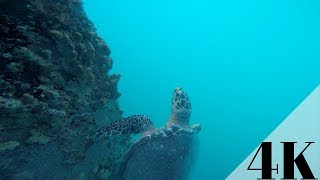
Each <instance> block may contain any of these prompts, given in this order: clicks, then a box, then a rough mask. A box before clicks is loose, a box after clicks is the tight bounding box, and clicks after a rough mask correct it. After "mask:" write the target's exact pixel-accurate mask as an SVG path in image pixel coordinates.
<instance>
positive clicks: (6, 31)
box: [0, 0, 131, 179]
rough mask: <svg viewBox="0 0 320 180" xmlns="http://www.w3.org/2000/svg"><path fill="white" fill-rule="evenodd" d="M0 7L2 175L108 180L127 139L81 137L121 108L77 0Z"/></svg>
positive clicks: (17, 0)
mask: <svg viewBox="0 0 320 180" xmlns="http://www.w3.org/2000/svg"><path fill="white" fill-rule="evenodd" d="M0 12H1V14H0V21H1V24H0V59H1V61H0V130H1V131H0V156H1V162H0V174H1V176H2V178H4V179H11V178H18V179H28V178H29V179H32V178H35V177H36V179H66V178H67V179H69V178H74V177H76V178H78V179H79V178H80V179H81V178H82V179H88V178H101V179H106V178H108V177H109V176H110V175H112V174H113V173H115V171H116V169H117V166H118V164H119V159H121V156H122V155H123V154H124V149H126V148H127V147H128V146H129V145H130V143H131V142H130V138H129V137H118V138H110V139H109V140H107V141H104V142H100V143H96V144H93V143H92V142H90V141H89V140H87V139H86V135H87V134H88V133H89V132H90V131H92V130H94V129H96V128H98V127H100V126H102V125H104V124H107V123H110V122H113V121H116V120H119V119H120V118H121V115H122V112H121V110H120V109H119V106H118V104H117V98H118V97H119V96H120V94H119V92H118V90H117V83H118V81H119V78H120V75H118V74H111V75H110V74H109V73H108V72H109V70H110V69H111V68H112V60H111V58H110V57H109V55H110V53H111V51H110V49H109V47H108V46H107V44H106V43H105V42H104V41H103V39H101V38H100V37H99V36H98V35H97V34H96V32H95V31H96V29H95V28H94V26H93V24H92V23H91V21H90V20H88V18H87V16H86V14H85V12H84V10H83V7H82V2H81V1H80V0H26V1H21V0H1V1H0ZM101 114H103V116H101ZM98 152H99V153H98ZM97 154H99V155H97Z"/></svg>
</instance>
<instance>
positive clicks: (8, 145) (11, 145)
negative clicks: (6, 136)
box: [0, 141, 20, 151]
mask: <svg viewBox="0 0 320 180" xmlns="http://www.w3.org/2000/svg"><path fill="white" fill-rule="evenodd" d="M19 145H20V143H19V142H16V141H8V142H5V143H0V151H5V150H13V149H15V148H16V147H17V146H19Z"/></svg>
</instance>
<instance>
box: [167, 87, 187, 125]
mask: <svg viewBox="0 0 320 180" xmlns="http://www.w3.org/2000/svg"><path fill="white" fill-rule="evenodd" d="M190 116H191V102H190V98H189V95H188V94H187V93H186V92H185V91H184V90H182V88H180V87H177V88H175V89H174V91H173V96H172V106H171V117H170V120H171V121H173V122H174V124H178V125H187V126H188V125H189V119H190Z"/></svg>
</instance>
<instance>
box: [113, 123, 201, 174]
mask: <svg viewBox="0 0 320 180" xmlns="http://www.w3.org/2000/svg"><path fill="white" fill-rule="evenodd" d="M198 143H199V141H198V138H197V136H196V133H195V132H194V131H187V130H182V129H180V128H179V127H175V126H173V127H171V128H170V129H163V130H161V131H160V132H159V133H154V134H151V135H150V136H145V137H142V138H141V139H139V140H138V141H137V142H136V143H134V144H133V145H132V146H131V148H130V149H129V151H128V152H127V154H126V156H125V157H124V159H123V161H122V164H121V166H120V169H119V175H120V177H121V179H124V180H132V179H134V180H168V179H172V180H185V179H188V176H189V172H190V170H191V167H192V165H193V162H194V158H195V155H196V153H197V147H198Z"/></svg>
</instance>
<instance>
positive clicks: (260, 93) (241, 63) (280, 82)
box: [84, 0, 320, 180]
mask: <svg viewBox="0 0 320 180" xmlns="http://www.w3.org/2000/svg"><path fill="white" fill-rule="evenodd" d="M84 5H85V9H86V12H87V14H88V16H89V18H90V19H91V20H92V21H93V22H94V24H95V26H96V27H97V29H98V33H99V34H100V36H102V37H103V38H104V39H105V40H106V41H107V43H108V45H109V46H110V48H111V50H112V54H111V57H112V58H113V60H114V67H113V70H112V72H114V73H120V74H121V75H122V77H121V81H120V84H119V91H120V92H121V94H122V96H121V98H120V106H121V108H122V109H123V110H124V112H125V115H132V114H136V113H142V114H146V115H148V116H149V117H151V118H152V120H153V121H154V122H155V124H156V125H157V126H161V125H163V124H164V123H165V122H166V121H167V119H168V116H169V114H170V100H171V95H172V91H173V89H174V87H176V86H181V87H183V88H184V89H185V90H186V91H187V92H189V95H190V97H191V100H192V105H193V114H192V117H191V122H192V123H196V122H198V123H201V124H202V126H203V130H202V132H201V133H200V135H199V136H200V141H201V145H200V154H199V158H198V160H197V165H196V167H195V168H194V169H193V171H192V179H217V180H218V179H224V178H225V177H226V176H228V175H229V174H230V173H231V172H232V171H233V170H234V169H235V168H236V167H237V166H238V165H239V164H240V163H241V162H242V161H243V160H244V159H245V158H246V156H247V155H248V154H249V153H250V152H251V151H252V150H253V149H254V148H255V147H256V146H257V145H258V144H259V143H260V142H261V141H262V140H263V139H264V138H265V137H266V136H267V135H268V134H269V133H271V132H272V131H273V129H275V128H276V127H277V125H279V124H280V123H281V122H282V120H283V119H284V118H285V117H286V116H287V115H288V114H289V113H290V112H291V111H292V110H294V108H295V107H296V106H298V105H299V103H300V102H301V101H302V100H303V99H304V98H305V97H306V96H307V95H308V94H309V93H310V92H311V91H312V90H313V89H314V88H315V87H316V86H317V85H318V84H319V83H320V80H319V77H320V61H319V60H320V53H319V49H320V34H319V32H320V24H319V19H320V11H319V8H320V2H319V1H312V0H310V1H298V0H290V1H289V0H281V1H279V0H269V1H255V0H244V1H235V0H226V1H210V0H197V1H195V0H184V1H182V0H162V1H145V0H137V1H129V0H119V1H104V0H95V1H89V0H84Z"/></svg>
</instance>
